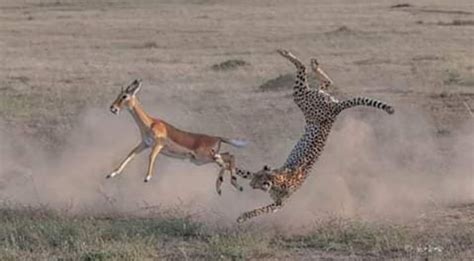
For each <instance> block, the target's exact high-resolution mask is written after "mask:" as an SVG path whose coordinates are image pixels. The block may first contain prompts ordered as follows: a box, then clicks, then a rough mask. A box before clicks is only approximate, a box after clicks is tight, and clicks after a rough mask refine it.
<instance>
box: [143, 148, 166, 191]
mask: <svg viewBox="0 0 474 261" xmlns="http://www.w3.org/2000/svg"><path fill="white" fill-rule="evenodd" d="M161 149H163V144H160V143H157V144H155V146H153V148H151V153H150V160H149V162H148V173H147V175H146V177H145V182H148V181H150V179H151V176H152V174H153V166H154V165H155V160H156V156H158V154H159V153H160V151H161Z"/></svg>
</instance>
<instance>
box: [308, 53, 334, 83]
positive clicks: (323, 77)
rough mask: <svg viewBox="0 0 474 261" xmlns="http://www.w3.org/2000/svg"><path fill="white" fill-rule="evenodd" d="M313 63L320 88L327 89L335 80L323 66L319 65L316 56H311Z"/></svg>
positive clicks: (312, 66) (312, 67)
mask: <svg viewBox="0 0 474 261" xmlns="http://www.w3.org/2000/svg"><path fill="white" fill-rule="evenodd" d="M310 63H311V70H313V72H314V74H315V75H316V79H318V81H319V89H321V90H326V89H328V88H329V86H330V85H331V84H333V81H332V80H331V78H329V76H328V75H327V74H326V73H325V72H324V71H323V69H321V66H319V62H318V60H316V58H311V60H310Z"/></svg>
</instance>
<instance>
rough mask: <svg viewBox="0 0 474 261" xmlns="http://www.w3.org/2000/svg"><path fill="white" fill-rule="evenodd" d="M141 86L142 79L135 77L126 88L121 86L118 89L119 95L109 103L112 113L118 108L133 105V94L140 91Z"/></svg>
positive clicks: (118, 110) (117, 110) (115, 112)
mask: <svg viewBox="0 0 474 261" xmlns="http://www.w3.org/2000/svg"><path fill="white" fill-rule="evenodd" d="M141 86H142V80H141V79H136V80H134V81H133V82H131V83H130V84H129V85H128V86H127V88H125V89H124V88H123V87H122V89H121V90H120V93H119V95H118V96H117V98H116V99H115V101H114V102H113V103H112V105H110V111H111V112H112V113H113V114H118V113H119V112H120V110H122V109H123V108H124V107H125V108H131V107H133V106H134V105H135V102H136V99H135V95H136V94H137V93H138V91H140V88H141Z"/></svg>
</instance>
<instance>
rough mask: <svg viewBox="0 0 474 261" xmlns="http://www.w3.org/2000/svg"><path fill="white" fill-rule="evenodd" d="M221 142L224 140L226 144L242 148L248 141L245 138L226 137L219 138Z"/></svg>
mask: <svg viewBox="0 0 474 261" xmlns="http://www.w3.org/2000/svg"><path fill="white" fill-rule="evenodd" d="M221 140H222V142H225V143H227V144H230V145H232V146H234V147H237V148H243V147H245V146H247V144H248V143H249V142H248V141H246V140H242V139H226V138H221Z"/></svg>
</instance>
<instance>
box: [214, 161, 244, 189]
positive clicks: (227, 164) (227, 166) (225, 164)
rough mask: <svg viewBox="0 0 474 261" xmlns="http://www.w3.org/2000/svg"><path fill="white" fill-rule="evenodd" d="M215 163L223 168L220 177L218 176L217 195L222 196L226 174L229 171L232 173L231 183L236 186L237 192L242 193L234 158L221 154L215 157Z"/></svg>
mask: <svg viewBox="0 0 474 261" xmlns="http://www.w3.org/2000/svg"><path fill="white" fill-rule="evenodd" d="M214 161H215V162H216V163H217V165H219V167H220V168H221V169H220V171H219V175H218V176H217V180H216V191H217V194H219V195H221V193H222V189H221V186H222V182H224V172H225V171H226V170H228V171H229V172H230V183H231V184H232V186H234V187H235V188H236V189H237V190H239V191H242V190H243V187H242V186H240V185H239V184H238V183H237V177H236V176H235V174H234V169H235V160H234V156H233V155H231V154H230V153H228V152H226V153H221V154H215V155H214Z"/></svg>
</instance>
